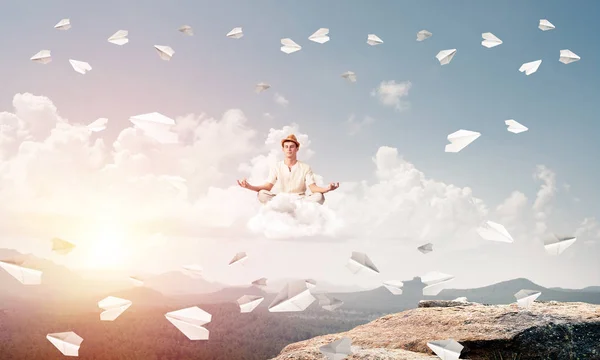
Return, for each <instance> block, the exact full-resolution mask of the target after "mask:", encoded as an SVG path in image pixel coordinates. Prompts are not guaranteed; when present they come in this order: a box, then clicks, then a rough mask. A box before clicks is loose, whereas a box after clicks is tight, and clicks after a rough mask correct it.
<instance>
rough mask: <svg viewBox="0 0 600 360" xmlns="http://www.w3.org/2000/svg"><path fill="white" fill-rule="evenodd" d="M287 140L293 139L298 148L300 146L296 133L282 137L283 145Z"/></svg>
mask: <svg viewBox="0 0 600 360" xmlns="http://www.w3.org/2000/svg"><path fill="white" fill-rule="evenodd" d="M286 141H291V142H293V143H294V144H296V147H297V148H300V143H299V142H298V139H296V135H294V134H290V135H288V137H286V138H284V139H281V146H283V143H284V142H286Z"/></svg>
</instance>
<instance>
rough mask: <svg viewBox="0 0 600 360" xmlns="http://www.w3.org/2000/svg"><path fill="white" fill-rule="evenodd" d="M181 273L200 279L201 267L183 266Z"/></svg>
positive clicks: (193, 265)
mask: <svg viewBox="0 0 600 360" xmlns="http://www.w3.org/2000/svg"><path fill="white" fill-rule="evenodd" d="M181 268H182V269H183V273H184V274H186V275H188V276H191V277H193V278H200V277H202V266H200V265H198V264H190V265H183V266H182V267H181Z"/></svg>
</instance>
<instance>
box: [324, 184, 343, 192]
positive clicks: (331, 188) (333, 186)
mask: <svg viewBox="0 0 600 360" xmlns="http://www.w3.org/2000/svg"><path fill="white" fill-rule="evenodd" d="M338 187H340V183H339V182H338V183H330V184H329V187H328V188H327V191H333V190H335V189H337V188H338Z"/></svg>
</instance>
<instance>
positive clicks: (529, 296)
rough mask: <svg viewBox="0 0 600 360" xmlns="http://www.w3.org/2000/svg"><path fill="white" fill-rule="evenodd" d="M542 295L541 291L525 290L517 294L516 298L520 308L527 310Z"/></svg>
mask: <svg viewBox="0 0 600 360" xmlns="http://www.w3.org/2000/svg"><path fill="white" fill-rule="evenodd" d="M540 295H542V293H541V292H540V291H536V290H526V289H524V290H520V291H519V292H518V293H516V294H515V298H516V299H517V305H518V306H519V308H522V309H527V308H529V307H530V306H531V305H532V304H533V302H534V301H535V299H537V298H538V297H539V296H540Z"/></svg>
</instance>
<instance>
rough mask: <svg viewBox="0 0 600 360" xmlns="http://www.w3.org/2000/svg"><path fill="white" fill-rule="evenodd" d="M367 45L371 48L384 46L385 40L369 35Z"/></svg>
mask: <svg viewBox="0 0 600 360" xmlns="http://www.w3.org/2000/svg"><path fill="white" fill-rule="evenodd" d="M367 44H369V45H371V46H375V45H379V44H383V40H381V39H380V38H379V36H377V35H375V34H369V35H367Z"/></svg>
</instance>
